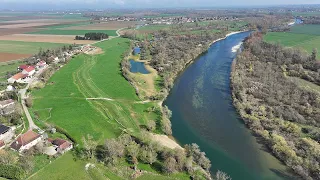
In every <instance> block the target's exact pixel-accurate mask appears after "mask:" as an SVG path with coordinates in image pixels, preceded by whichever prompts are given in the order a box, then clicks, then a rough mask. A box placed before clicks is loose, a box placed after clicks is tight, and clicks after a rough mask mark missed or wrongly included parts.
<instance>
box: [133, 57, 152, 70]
mask: <svg viewBox="0 0 320 180" xmlns="http://www.w3.org/2000/svg"><path fill="white" fill-rule="evenodd" d="M130 65H131V68H130V72H132V73H141V74H149V73H150V72H149V71H148V70H147V69H146V67H145V66H144V62H137V61H135V60H132V59H130Z"/></svg>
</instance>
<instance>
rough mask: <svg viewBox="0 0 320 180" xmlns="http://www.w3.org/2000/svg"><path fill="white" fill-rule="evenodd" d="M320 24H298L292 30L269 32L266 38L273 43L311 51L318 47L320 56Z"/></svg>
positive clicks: (319, 55)
mask: <svg viewBox="0 0 320 180" xmlns="http://www.w3.org/2000/svg"><path fill="white" fill-rule="evenodd" d="M319 29H320V25H297V26H294V27H292V29H291V31H290V32H269V33H267V35H265V37H264V40H265V41H266V42H271V43H280V44H282V45H284V46H287V47H292V48H299V49H302V50H305V51H306V52H307V53H309V54H310V53H311V52H312V50H313V49H314V48H316V49H318V54H317V55H318V59H319V57H320V51H319V50H320V32H319Z"/></svg>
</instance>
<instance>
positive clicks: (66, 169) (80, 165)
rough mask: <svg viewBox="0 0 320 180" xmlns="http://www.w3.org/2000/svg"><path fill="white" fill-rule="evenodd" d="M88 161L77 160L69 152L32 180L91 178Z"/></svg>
mask: <svg viewBox="0 0 320 180" xmlns="http://www.w3.org/2000/svg"><path fill="white" fill-rule="evenodd" d="M85 165H86V163H85V162H83V161H80V160H78V161H75V160H74V159H73V156H72V154H71V153H67V154H65V155H63V156H61V157H59V158H58V159H56V160H55V161H54V162H53V163H51V164H49V165H47V166H46V167H44V168H43V169H41V170H40V171H38V172H37V173H36V174H34V175H33V176H31V177H29V178H28V179H30V180H38V179H39V180H46V179H48V180H49V179H52V178H53V177H54V179H70V180H72V179H90V175H89V174H88V173H87V172H86V171H85Z"/></svg>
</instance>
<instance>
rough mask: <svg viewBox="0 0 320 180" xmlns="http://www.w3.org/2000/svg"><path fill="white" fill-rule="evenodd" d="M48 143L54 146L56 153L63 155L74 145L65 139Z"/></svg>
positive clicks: (51, 140)
mask: <svg viewBox="0 0 320 180" xmlns="http://www.w3.org/2000/svg"><path fill="white" fill-rule="evenodd" d="M48 141H49V142H51V144H52V145H54V147H55V149H56V151H57V152H58V153H60V154H63V153H65V152H67V151H69V150H71V149H72V148H73V145H72V143H71V142H69V141H66V140H64V139H60V138H58V139H55V140H53V139H48Z"/></svg>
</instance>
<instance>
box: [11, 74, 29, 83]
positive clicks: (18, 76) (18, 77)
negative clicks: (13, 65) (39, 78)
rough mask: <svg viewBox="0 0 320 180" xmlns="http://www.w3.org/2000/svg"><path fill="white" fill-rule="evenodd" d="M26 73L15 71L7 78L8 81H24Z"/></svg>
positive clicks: (26, 76)
mask: <svg viewBox="0 0 320 180" xmlns="http://www.w3.org/2000/svg"><path fill="white" fill-rule="evenodd" d="M28 77H29V76H28V74H23V73H21V72H20V73H17V74H15V75H14V76H12V77H11V78H9V79H8V83H11V84H13V83H14V82H18V83H24V82H25V80H26V79H27V78H28Z"/></svg>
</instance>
